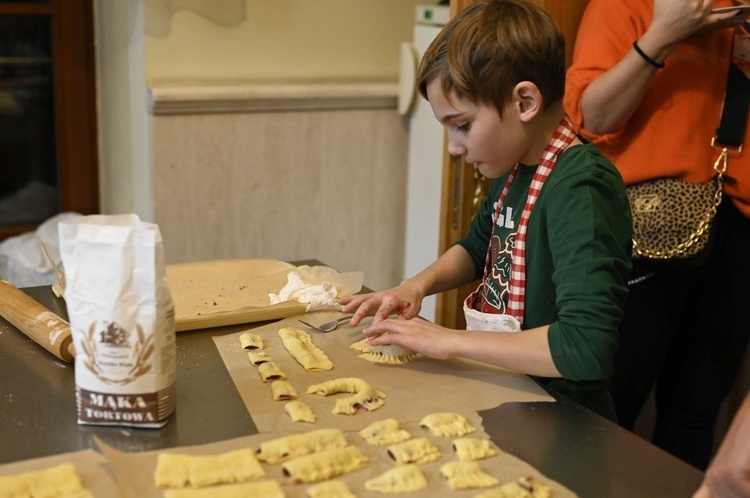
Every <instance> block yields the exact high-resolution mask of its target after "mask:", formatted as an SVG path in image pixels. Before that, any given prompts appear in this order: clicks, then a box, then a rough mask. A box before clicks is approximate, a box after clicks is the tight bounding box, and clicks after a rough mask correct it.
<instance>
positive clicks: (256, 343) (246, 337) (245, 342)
mask: <svg viewBox="0 0 750 498" xmlns="http://www.w3.org/2000/svg"><path fill="white" fill-rule="evenodd" d="M240 345H241V346H242V349H245V350H247V351H252V350H254V349H263V348H264V347H265V344H264V342H263V337H261V336H259V335H258V334H253V333H251V332H244V333H242V334H240Z"/></svg>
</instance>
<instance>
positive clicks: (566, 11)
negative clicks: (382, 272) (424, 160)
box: [436, 0, 589, 328]
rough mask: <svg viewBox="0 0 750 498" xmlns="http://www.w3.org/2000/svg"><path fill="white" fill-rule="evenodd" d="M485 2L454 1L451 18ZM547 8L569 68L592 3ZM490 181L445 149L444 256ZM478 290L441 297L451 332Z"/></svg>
mask: <svg viewBox="0 0 750 498" xmlns="http://www.w3.org/2000/svg"><path fill="white" fill-rule="evenodd" d="M479 1H481V0H451V3H450V6H451V16H453V15H455V14H456V13H457V12H459V11H461V10H462V9H464V8H466V7H468V6H469V5H472V4H475V3H478V2H479ZM532 2H533V3H535V4H537V5H539V6H541V7H543V8H545V9H546V10H547V11H548V12H549V13H550V15H551V16H552V17H553V18H554V19H555V21H557V23H558V24H559V25H560V29H561V30H562V32H563V35H564V36H565V53H566V56H567V61H568V64H570V60H571V57H572V53H573V43H574V41H575V36H576V33H577V32H578V24H579V22H580V20H581V16H582V15H583V11H584V10H585V8H586V5H588V2H589V0H566V1H564V2H561V1H560V0H532ZM488 185H489V181H488V180H487V179H486V178H484V177H483V176H481V175H480V174H479V172H478V171H477V170H476V168H475V167H474V166H473V165H471V164H467V163H466V162H464V161H463V160H462V159H461V158H457V157H451V156H450V154H448V151H447V147H446V146H445V145H444V149H443V183H442V196H441V197H442V198H441V209H440V253H441V254H442V253H443V252H445V251H446V250H447V249H448V248H449V247H450V246H451V244H453V243H454V242H455V241H456V240H458V239H459V238H461V237H463V236H464V234H465V233H466V231H467V230H468V228H469V224H470V223H471V218H472V217H473V216H474V213H475V212H476V209H477V208H478V206H479V204H480V203H481V202H482V200H483V199H484V196H485V194H486V191H487V186H488ZM476 286H477V282H474V283H472V284H469V285H466V286H464V287H462V288H460V289H456V290H453V291H449V292H444V293H442V294H440V295H438V297H437V310H436V321H437V323H439V324H440V325H443V326H445V327H449V328H465V327H466V322H465V321H464V316H463V300H464V298H465V297H466V296H467V295H468V294H469V293H470V292H471V291H473V290H474V289H475V288H476Z"/></svg>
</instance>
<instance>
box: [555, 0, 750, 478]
mask: <svg viewBox="0 0 750 498" xmlns="http://www.w3.org/2000/svg"><path fill="white" fill-rule="evenodd" d="M731 6H733V4H732V1H731V0H716V1H714V0H628V1H627V2H625V1H622V0H591V2H590V4H589V6H588V8H587V10H586V12H585V14H584V17H583V19H582V22H581V25H580V29H579V32H578V38H577V40H576V45H575V50H574V57H573V64H572V66H571V67H570V69H569V71H568V75H567V77H568V78H567V86H566V97H565V102H564V103H565V108H566V111H567V112H568V114H569V115H570V116H571V119H572V120H573V123H574V124H575V125H577V126H578V127H580V129H581V133H582V134H583V135H584V136H585V137H586V138H589V139H591V140H592V141H594V143H596V144H597V145H598V146H599V148H600V149H601V150H602V152H603V153H604V154H605V155H606V156H607V157H608V158H609V159H610V160H612V162H613V163H614V164H615V166H616V167H617V169H618V170H619V171H620V172H621V174H622V176H623V179H624V180H625V183H626V184H627V185H631V184H634V183H638V182H641V181H645V180H649V179H654V178H662V177H670V178H677V179H680V180H683V181H687V182H692V183H699V182H705V181H707V180H709V179H710V178H711V177H712V176H713V175H714V174H715V172H714V170H713V164H714V162H715V161H716V160H717V158H718V157H719V155H720V153H721V149H720V148H716V147H713V146H712V138H713V137H714V135H715V134H716V130H717V127H718V126H719V122H720V118H721V114H722V105H723V101H724V93H725V89H726V84H727V78H728V74H729V69H730V67H733V66H732V65H731V61H732V59H733V57H732V51H733V44H734V39H735V36H734V35H735V33H737V34H738V35H741V34H742V33H741V32H739V30H741V28H742V23H743V21H745V19H746V17H747V12H743V11H740V10H739V9H737V10H730V11H728V12H723V13H713V12H712V9H714V8H719V7H731ZM743 41H744V42H747V40H743V39H742V37H740V38H739V39H738V42H737V43H736V44H734V46H735V47H736V48H738V49H739V48H741V47H742V45H743V43H742V42H743ZM738 55H739V54H738ZM748 56H750V53H749V54H748ZM736 59H737V60H738V64H737V65H736V67H738V68H740V69H739V70H740V71H741V70H743V69H746V67H745V66H746V63H743V61H742V58H741V57H736ZM748 60H750V59H748ZM747 72H748V74H750V71H747ZM748 81H749V80H747V78H744V79H743V82H742V83H741V86H743V88H747V85H748ZM746 122H747V118H746V117H745V118H744V121H743V123H742V124H743V125H744V124H745V123H746ZM740 136H741V137H744V144H745V145H746V147H750V139H749V138H748V133H747V130H745V133H744V135H742V134H741V135H740ZM748 150H750V149H748ZM724 175H725V179H724V189H723V191H724V197H723V201H722V202H721V205H720V207H719V210H718V214H717V216H716V218H715V219H714V223H713V230H714V232H713V233H714V239H713V240H714V242H713V244H712V246H711V248H710V252H708V253H706V254H705V256H706V257H704V258H701V259H700V260H699V261H695V262H693V264H692V265H690V266H689V267H687V268H685V267H680V268H679V269H677V268H676V267H674V266H669V264H657V265H654V264H643V263H642V262H640V261H639V260H638V259H636V260H635V261H634V268H633V272H632V274H631V281H630V282H629V290H630V295H629V297H628V300H627V303H626V310H625V319H624V321H623V322H622V325H621V327H620V339H619V341H620V345H619V349H618V352H617V354H616V356H615V369H614V374H613V378H612V382H611V384H610V391H611V393H612V396H613V398H614V402H615V408H616V411H617V415H618V419H619V421H620V424H621V425H623V426H624V427H626V428H628V429H632V428H633V426H634V424H635V421H636V419H637V417H638V415H639V414H640V411H641V408H642V407H643V404H644V403H645V401H646V399H647V398H648V395H649V393H650V391H651V389H652V387H653V386H654V385H656V404H657V421H656V428H655V431H654V435H653V441H654V443H655V444H657V445H658V446H660V447H662V448H664V449H666V450H667V451H669V452H671V453H673V454H674V455H676V456H678V457H680V458H682V459H684V460H686V461H687V462H689V463H691V464H693V465H695V466H696V467H699V468H702V469H703V468H705V467H706V465H707V464H708V461H709V459H710V456H711V452H712V448H713V437H714V428H715V425H716V419H717V415H718V412H719V409H720V407H721V404H722V402H723V400H724V398H725V397H726V396H727V394H728V393H729V391H730V389H731V387H732V385H733V383H734V382H735V379H736V377H737V373H738V370H739V367H740V365H741V362H742V358H743V355H744V353H745V351H746V350H747V344H748V335H749V334H750V325H748V318H750V311H749V310H750V307H749V306H748V304H749V303H750V285H748V282H750V258H749V257H748V249H750V220H749V219H748V217H750V152H747V151H746V150H742V151H741V152H740V153H738V154H730V155H729V156H728V161H727V169H726V172H725V174H724Z"/></svg>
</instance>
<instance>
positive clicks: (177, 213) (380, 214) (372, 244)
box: [152, 84, 408, 290]
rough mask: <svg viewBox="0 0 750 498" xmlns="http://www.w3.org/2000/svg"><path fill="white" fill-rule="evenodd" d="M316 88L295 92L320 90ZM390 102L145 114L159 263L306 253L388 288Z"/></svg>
mask: <svg viewBox="0 0 750 498" xmlns="http://www.w3.org/2000/svg"><path fill="white" fill-rule="evenodd" d="M277 86H281V87H283V86H284V85H283V84H280V85H277ZM259 88H260V89H263V87H262V86H261V87H259ZM316 89H317V85H315V84H313V85H310V87H309V88H307V89H306V90H305V91H304V94H310V93H311V92H315V91H317V90H320V91H322V90H325V89H317V90H316ZM255 90H259V89H258V88H256V89H255ZM207 91H208V90H206V92H207ZM211 91H213V90H211ZM248 91H250V90H248ZM351 92H353V89H352V90H351V91H350V92H348V94H351ZM277 93H278V92H275V93H274V95H275V94H277ZM220 94H221V92H217V93H216V98H217V99H222V100H226V96H223V97H222V96H221V95H220ZM369 94H370V93H369V92H367V91H363V92H362V95H363V96H362V98H364V99H365V100H367V97H366V95H369ZM154 95H155V96H157V97H158V96H159V95H164V93H163V92H156V93H155V94H154ZM395 96H396V93H395V88H394V91H393V93H392V103H391V105H390V107H389V108H381V109H372V108H367V107H368V105H367V104H366V103H365V104H362V105H361V107H363V108H356V109H355V108H352V109H348V110H347V109H338V108H335V107H334V108H333V109H322V110H321V109H318V110H308V109H302V110H298V111H291V110H290V109H289V105H288V104H289V102H288V101H284V102H282V103H281V105H282V106H283V108H284V110H283V111H278V112H277V111H275V110H270V109H269V110H267V111H264V112H223V113H218V114H216V113H208V112H207V113H200V114H194V113H191V114H185V115H177V114H170V115H156V116H152V130H153V137H152V138H153V147H154V150H153V154H154V207H155V221H156V222H157V223H158V224H159V227H160V229H161V233H162V236H163V237H164V241H165V244H164V249H165V253H166V257H167V261H168V263H170V264H172V263H180V262H188V261H200V260H208V259H223V258H264V257H273V258H276V259H279V260H283V261H294V260H301V259H310V258H314V259H317V260H320V261H324V262H325V263H326V264H329V265H331V266H333V267H335V268H336V269H337V270H339V271H342V272H345V271H355V270H361V271H364V272H365V284H366V285H367V286H368V287H370V288H372V289H376V290H379V289H385V288H388V287H391V286H393V285H396V284H398V283H399V282H400V281H401V280H402V279H403V261H404V224H405V218H404V210H405V204H406V203H405V192H406V162H407V161H406V159H407V158H406V156H407V138H408V136H407V131H406V128H405V125H404V121H403V118H402V117H401V116H399V115H398V113H397V112H396V99H395ZM270 97H271V96H269V98H270ZM255 98H256V99H257V98H261V97H259V96H258V95H257V92H256V97H255ZM373 98H374V99H375V100H377V101H378V102H379V101H381V100H382V98H381V97H380V96H378V95H375V96H374V97H373ZM270 100H273V98H271V99H270ZM237 104H238V106H244V107H245V108H247V106H248V103H247V102H244V101H243V100H242V99H240V101H238V102H237ZM300 104H301V105H302V107H304V106H305V104H304V102H300ZM270 105H271V102H266V103H265V104H261V103H260V102H258V103H256V104H254V105H253V107H254V108H258V107H267V106H270ZM158 107H159V105H158V102H156V103H155V106H154V108H155V109H156V108H158Z"/></svg>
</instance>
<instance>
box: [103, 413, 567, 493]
mask: <svg viewBox="0 0 750 498" xmlns="http://www.w3.org/2000/svg"><path fill="white" fill-rule="evenodd" d="M466 415H467V417H468V418H469V421H470V422H471V423H472V425H474V427H476V428H477V429H478V431H477V432H475V433H472V434H471V435H470V437H476V438H487V435H486V434H485V433H484V432H483V429H482V427H481V418H480V417H479V416H478V415H477V414H476V413H473V414H470V413H469V414H466ZM324 427H326V426H325V425H322V424H321V423H317V424H314V425H312V426H311V425H306V428H307V430H313V429H321V428H324ZM402 428H404V429H406V430H407V431H409V432H410V433H411V434H412V435H413V436H414V437H419V436H426V437H428V438H429V439H430V441H431V442H432V443H433V444H435V445H436V446H437V447H438V448H439V449H440V450H441V453H442V455H443V456H442V458H441V459H440V460H438V461H436V462H430V463H427V464H423V465H421V469H422V472H423V473H424V475H425V478H426V479H427V482H428V484H429V487H428V488H427V489H425V490H422V491H418V492H412V493H406V494H402V495H391V496H405V497H409V498H434V497H436V496H440V497H444V498H452V497H455V498H469V497H473V496H475V495H477V494H478V493H479V492H480V491H481V490H477V489H473V490H463V491H453V490H452V489H450V487H448V485H447V483H446V482H445V481H444V479H443V478H442V477H441V476H440V474H439V468H440V466H441V465H443V464H444V463H446V462H449V461H453V460H455V459H456V457H455V455H454V453H453V449H452V447H451V439H449V438H438V437H435V436H432V435H430V434H429V432H427V431H425V430H424V429H422V428H421V427H419V426H418V424H416V423H410V424H404V425H402ZM282 436H283V435H282V434H278V433H268V434H258V435H255V436H248V437H243V438H236V439H231V440H227V441H222V442H217V443H211V444H204V445H199V446H184V447H181V448H172V449H169V450H158V451H151V452H146V453H125V452H121V451H118V450H116V449H114V448H112V447H110V446H108V445H106V444H104V443H102V442H100V441H97V444H98V445H99V447H100V448H101V450H102V452H103V453H104V455H106V457H107V459H108V460H109V461H110V462H111V464H112V467H113V468H114V469H115V470H116V475H117V480H118V482H119V483H120V486H121V487H120V489H121V493H122V494H121V496H122V497H123V498H158V497H160V496H161V492H160V490H158V489H157V488H156V487H155V486H154V483H153V474H154V470H155V469H156V462H157V458H158V455H159V453H161V452H174V453H183V454H192V455H218V454H221V453H225V452H227V451H232V450H237V449H240V448H247V447H250V448H252V449H253V450H254V451H255V450H257V449H258V448H259V446H260V443H262V442H264V441H268V440H271V439H275V438H278V437H282ZM345 436H346V439H347V441H348V442H349V444H351V445H354V446H357V447H358V448H359V449H360V450H362V452H363V453H364V454H365V455H367V457H368V458H369V460H370V462H369V464H368V465H367V466H366V467H365V468H363V469H360V470H358V471H356V472H353V473H351V474H347V475H344V476H341V477H339V478H338V479H341V480H343V481H345V482H346V483H347V485H348V486H349V489H351V490H352V492H354V494H355V495H356V496H359V497H382V496H384V495H382V494H380V493H374V492H371V491H367V490H365V488H364V483H365V481H367V480H368V479H371V478H373V477H376V476H378V475H380V474H382V473H383V472H385V471H387V470H389V469H391V468H393V466H394V465H395V463H394V462H393V460H391V458H390V457H389V456H388V454H387V449H386V448H387V446H372V445H370V444H368V443H366V442H365V441H364V440H362V438H361V437H360V436H359V434H357V433H356V432H353V431H345ZM479 463H480V465H481V467H482V470H484V471H485V472H487V473H488V474H490V475H492V476H494V477H496V478H497V479H499V480H500V481H501V482H502V483H504V482H507V481H510V480H513V479H516V478H518V477H520V476H528V475H531V476H534V478H535V479H537V480H539V481H540V482H542V483H543V484H546V485H548V486H550V487H551V488H552V493H553V495H552V496H553V497H554V498H571V497H575V496H576V494H575V493H573V492H572V491H570V490H569V489H568V488H566V487H564V486H562V485H561V484H559V483H557V482H555V481H552V480H550V479H547V478H546V477H544V476H543V475H542V474H541V473H539V472H538V471H537V470H536V469H534V468H533V467H531V466H530V465H528V464H527V463H525V462H523V461H522V460H519V459H518V458H516V457H514V456H513V455H510V454H508V453H505V452H502V451H500V453H499V454H498V455H496V456H494V457H492V458H489V459H486V460H482V461H480V462H479ZM262 465H263V469H264V470H265V471H266V475H265V476H264V477H263V479H276V480H277V481H278V482H279V483H282V488H283V490H284V494H285V496H287V497H289V498H304V497H306V491H307V488H308V487H309V486H310V485H308V484H289V483H285V481H286V480H285V478H284V476H283V475H282V469H281V464H276V465H269V464H265V463H264V464H262Z"/></svg>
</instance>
